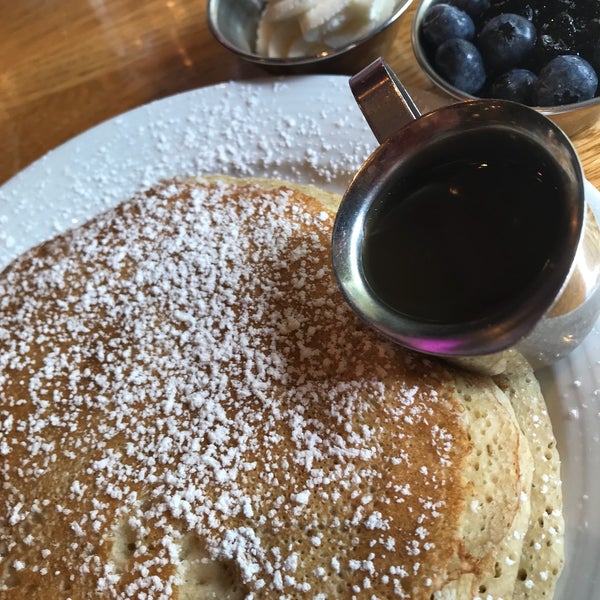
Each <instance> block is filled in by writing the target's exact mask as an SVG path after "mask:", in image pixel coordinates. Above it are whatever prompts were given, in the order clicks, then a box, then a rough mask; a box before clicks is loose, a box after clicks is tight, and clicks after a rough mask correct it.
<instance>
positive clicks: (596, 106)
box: [411, 0, 600, 136]
mask: <svg viewBox="0 0 600 600" xmlns="http://www.w3.org/2000/svg"><path fill="white" fill-rule="evenodd" d="M441 1H442V0H421V1H420V3H419V5H418V6H417V8H416V10H415V13H414V16H413V21H412V31H411V36H412V46H413V51H414V53H415V57H416V59H417V62H418V63H419V65H420V66H421V68H422V69H423V71H424V72H425V74H426V75H427V76H428V77H429V79H431V81H432V82H433V83H435V84H436V85H437V86H438V87H439V88H440V89H441V90H442V91H444V92H445V93H446V94H447V95H448V96H450V97H451V98H454V99H456V100H467V99H473V98H475V96H472V95H471V94H466V93H465V92H463V91H461V90H459V89H457V88H455V87H454V86H452V85H450V84H449V83H448V82H447V81H446V80H445V79H443V78H442V77H440V75H438V74H437V73H436V71H435V70H434V68H433V66H432V65H431V63H430V62H429V59H428V57H427V54H426V52H425V49H424V46H423V43H422V40H421V35H420V29H421V23H422V21H423V17H424V15H425V12H426V11H427V9H428V8H429V7H430V6H431V5H432V4H437V3H439V2H441ZM533 108H535V110H537V111H538V112H540V113H541V114H543V115H545V116H546V117H549V118H550V119H552V120H553V121H554V122H555V123H556V124H557V125H558V126H559V127H560V128H561V129H562V130H563V131H564V132H565V133H566V134H567V135H569V136H573V135H575V134H577V133H578V132H580V131H582V130H584V129H587V128H589V127H592V126H594V125H595V124H596V123H597V122H598V120H599V119H600V97H596V98H592V99H591V100H586V101H585V102H576V103H574V104H565V105H562V106H543V107H542V106H535V107H533Z"/></svg>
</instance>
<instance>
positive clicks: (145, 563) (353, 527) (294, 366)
mask: <svg viewBox="0 0 600 600" xmlns="http://www.w3.org/2000/svg"><path fill="white" fill-rule="evenodd" d="M337 200H338V198H337V197H336V196H334V195H330V194H326V193H324V192H322V191H321V190H318V189H316V188H312V187H303V186H296V185H292V184H289V183H283V182H275V181H264V180H253V181H241V180H239V181H238V180H232V179H229V178H224V177H212V178H202V179H198V180H191V181H171V182H165V183H164V185H161V186H159V187H157V188H155V189H152V190H149V191H147V192H145V193H143V194H139V195H137V196H135V197H134V198H132V199H131V200H128V201H126V202H124V203H123V204H121V205H119V206H118V207H117V208H115V209H113V210H111V211H108V212H107V213H105V214H102V215H99V216H98V217H96V218H94V219H93V220H92V221H90V222H89V223H87V224H85V225H83V226H82V227H80V228H78V229H75V230H73V231H70V232H67V233H65V234H62V235H60V236H58V237H56V238H54V239H53V240H50V241H49V242H46V243H45V244H42V245H40V246H38V247H36V248H34V249H32V250H31V251H29V252H27V253H25V254H24V255H22V256H21V257H20V258H18V259H17V260H16V261H15V262H14V263H12V264H11V265H10V266H9V267H8V268H7V269H6V270H5V271H4V272H3V273H2V274H1V275H0V428H1V431H2V436H1V437H0V461H1V465H2V469H1V473H2V475H1V477H2V486H1V487H0V557H1V559H0V594H6V595H7V597H10V598H14V599H20V598H28V599H36V598H71V599H73V600H75V599H78V598H89V597H93V596H99V597H106V598H133V597H137V598H142V597H146V598H190V599H191V598H194V599H200V600H202V599H204V598H218V599H232V600H233V599H237V598H265V599H271V598H290V599H291V598H314V599H319V600H323V599H325V598H368V599H369V600H371V599H373V598H392V597H394V598H413V599H416V600H421V599H422V600H431V599H432V598H433V599H435V600H444V599H450V598H454V599H462V598H465V599H466V598H472V597H475V595H476V594H477V593H479V592H478V590H479V589H480V588H481V586H482V585H484V583H482V582H486V581H490V580H491V578H494V579H496V580H497V583H500V582H502V585H504V586H505V587H504V588H502V589H512V588H514V587H515V583H516V581H518V580H519V573H517V577H516V579H515V574H514V573H513V572H512V571H510V570H508V569H507V570H505V571H502V572H501V573H498V571H497V568H496V564H497V562H498V555H499V550H498V548H503V547H504V544H505V543H506V542H507V541H508V540H510V538H511V535H512V534H513V531H514V526H515V523H518V522H520V520H521V521H522V520H523V519H525V520H528V523H530V527H529V528H530V529H532V528H534V527H535V524H534V523H533V521H532V517H531V515H530V514H529V513H530V510H531V508H532V505H531V504H530V503H529V501H528V498H529V496H528V494H527V491H529V490H530V488H531V477H532V475H531V474H532V472H533V470H534V466H535V465H534V462H532V460H533V459H532V453H531V452H530V451H529V443H528V437H527V435H526V433H525V432H524V430H523V427H522V424H521V425H520V423H519V420H518V418H517V414H516V413H515V410H514V402H511V399H512V396H513V395H514V394H513V393H512V388H511V385H512V382H511V379H510V377H509V378H507V379H506V381H504V380H502V382H501V383H502V386H499V385H497V383H496V382H495V381H494V380H493V379H492V378H490V377H487V376H483V375H477V374H473V373H467V372H465V371H462V370H460V369H459V368H456V367H452V366H450V365H447V364H445V363H443V362H442V361H439V360H436V359H434V358H431V357H426V356H422V355H418V354H415V353H413V352H410V351H408V350H405V349H402V348H400V347H398V346H393V345H390V344H389V343H387V342H385V341H384V340H382V339H381V338H380V337H378V336H377V334H375V333H374V332H373V331H371V330H370V329H368V328H366V327H365V326H364V325H363V324H362V323H361V322H360V321H359V319H358V318H357V317H356V316H355V315H354V313H352V311H351V310H350V309H349V308H348V307H347V305H346V304H345V303H344V302H343V300H342V297H341V295H340V292H339V290H338V289H337V287H336V285H335V282H334V279H333V277H332V273H331V269H330V265H329V236H330V232H331V226H332V220H333V214H334V210H335V206H336V202H337ZM519 381H520V380H519ZM527 393H529V391H528V390H524V391H521V392H519V397H521V398H522V399H523V400H524V401H525V400H526V394H527ZM535 393H536V394H537V392H535ZM536 398H539V401H540V403H542V400H541V396H537V395H536ZM520 406H521V405H520ZM541 406H542V404H538V405H537V409H535V410H538V409H539V408H540V407H541ZM519 411H520V414H521V417H522V418H523V415H525V412H524V409H523V408H522V406H521V408H520V409H519ZM546 433H548V432H547V431H546ZM550 433H551V432H550ZM529 439H532V438H529ZM544 440H545V438H544ZM538 476H539V474H538ZM534 480H535V481H538V480H536V479H535V476H534ZM557 506H558V505H557ZM537 508H539V507H538V506H537V505H536V509H537ZM524 511H525V512H524ZM525 513H526V516H525V517H524V514H525ZM532 514H533V513H532ZM511 551H512V552H514V553H515V556H516V555H518V556H516V557H517V558H518V559H519V564H520V565H521V564H527V565H530V566H528V567H527V568H528V569H529V570H528V571H527V572H528V573H533V572H535V569H536V568H537V565H533V564H532V563H531V559H530V558H528V557H529V554H527V555H524V556H523V557H521V552H520V551H521V546H519V547H516V548H513V549H512V550H511ZM511 586H512V587H511ZM498 589H501V586H500V587H499V588H498ZM504 600H506V598H505V599H504Z"/></svg>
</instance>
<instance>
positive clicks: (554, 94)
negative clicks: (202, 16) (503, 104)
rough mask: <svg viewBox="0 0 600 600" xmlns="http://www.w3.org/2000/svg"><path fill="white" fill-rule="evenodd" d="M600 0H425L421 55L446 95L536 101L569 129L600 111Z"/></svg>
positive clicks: (418, 32)
mask: <svg viewBox="0 0 600 600" xmlns="http://www.w3.org/2000/svg"><path fill="white" fill-rule="evenodd" d="M599 40H600V1H598V0H421V3H420V4H419V6H418V7H417V9H416V11H415V16H414V20H413V24H412V43H413V49H414V52H415V56H416V58H417V61H418V62H419V64H420V66H421V68H422V69H423V70H424V72H425V73H426V74H427V75H428V77H429V78H430V79H431V80H432V81H433V82H434V83H435V84H436V85H437V86H438V87H440V88H441V89H442V90H443V91H444V92H446V94H448V95H449V96H451V97H453V98H455V99H459V100H464V99H469V98H500V99H504V100H512V101H514V102H519V103H521V104H526V105H528V106H531V107H533V108H535V109H536V110H538V111H539V112H541V113H542V114H544V115H546V116H547V117H550V118H551V119H552V120H553V121H555V122H556V123H557V124H558V125H559V126H560V127H561V128H562V129H563V130H564V131H565V133H567V134H568V135H574V134H576V133H578V132H580V131H582V130H584V129H587V128H589V127H591V126H593V125H594V124H595V123H596V122H597V121H598V119H599V118H600V86H599V84H598V79H599V76H600V43H599Z"/></svg>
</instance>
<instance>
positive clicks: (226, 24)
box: [206, 0, 412, 74]
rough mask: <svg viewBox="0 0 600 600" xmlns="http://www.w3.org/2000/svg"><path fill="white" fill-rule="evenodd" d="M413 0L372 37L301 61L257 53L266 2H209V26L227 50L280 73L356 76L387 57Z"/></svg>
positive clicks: (404, 1) (403, 2) (401, 2)
mask: <svg viewBox="0 0 600 600" xmlns="http://www.w3.org/2000/svg"><path fill="white" fill-rule="evenodd" d="M411 2H412V0H398V2H397V5H396V9H395V11H394V13H393V14H392V16H391V17H390V18H389V19H387V21H385V22H384V23H382V24H381V25H379V26H378V27H375V28H374V29H373V30H372V31H371V32H370V33H369V35H367V36H365V37H362V38H360V39H357V40H355V41H353V42H351V43H349V44H347V45H346V46H344V47H342V48H338V49H336V50H331V51H329V52H321V53H319V54H318V55H313V56H303V57H297V58H269V57H266V56H262V55H260V54H257V53H256V52H255V43H256V32H257V29H258V22H259V19H260V15H261V13H262V11H263V10H264V7H265V3H264V2H263V1H261V0H208V3H207V7H206V12H207V22H208V27H209V29H210V31H211V33H212V34H213V36H214V37H215V38H216V39H217V40H218V41H219V42H220V43H221V44H222V45H223V46H225V48H227V49H228V50H230V51H231V52H233V53H234V54H236V55H237V56H239V57H240V58H242V59H244V60H247V61H249V62H252V63H255V64H257V65H259V66H261V67H263V68H264V69H265V70H267V71H270V72H272V73H278V74H302V73H343V74H353V73H355V72H356V71H358V70H360V69H362V68H363V67H365V66H366V65H367V64H369V63H371V62H372V61H373V60H375V59H376V58H378V57H379V56H381V55H382V54H385V52H386V51H387V50H388V49H389V47H390V46H391V43H392V41H393V39H394V37H395V35H396V33H397V29H398V26H399V23H400V16H401V15H402V13H403V12H404V11H405V10H406V9H407V8H408V6H409V5H410V3H411Z"/></svg>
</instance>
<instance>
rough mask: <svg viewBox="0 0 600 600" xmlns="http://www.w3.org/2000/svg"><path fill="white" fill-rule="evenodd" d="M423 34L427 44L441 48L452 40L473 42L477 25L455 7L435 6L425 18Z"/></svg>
mask: <svg viewBox="0 0 600 600" xmlns="http://www.w3.org/2000/svg"><path fill="white" fill-rule="evenodd" d="M421 32H422V34H423V37H424V38H425V40H426V41H427V42H429V43H430V44H433V45H434V46H439V45H440V44H441V43H442V42H445V41H446V40H449V39H451V38H463V39H465V40H472V39H473V37H474V35H475V25H474V24H473V20H472V19H471V17H470V16H469V15H468V14H467V13H466V12H463V11H462V10H460V9H458V8H456V7H455V6H450V4H444V3H442V4H434V5H433V6H431V7H430V8H428V9H427V11H426V13H425V15H424V16H423V25H422V28H421Z"/></svg>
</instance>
